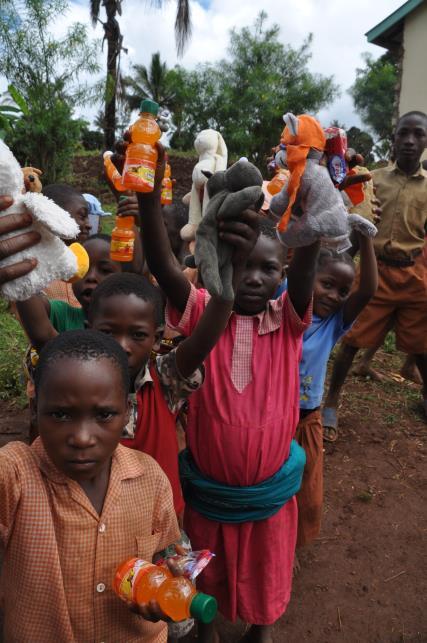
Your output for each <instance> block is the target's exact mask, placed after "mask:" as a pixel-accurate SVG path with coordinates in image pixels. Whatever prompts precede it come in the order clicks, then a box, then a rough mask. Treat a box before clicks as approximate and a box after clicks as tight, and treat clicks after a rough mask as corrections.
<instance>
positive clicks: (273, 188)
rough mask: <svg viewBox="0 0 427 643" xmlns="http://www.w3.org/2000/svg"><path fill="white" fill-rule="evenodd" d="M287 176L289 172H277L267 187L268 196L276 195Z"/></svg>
mask: <svg viewBox="0 0 427 643" xmlns="http://www.w3.org/2000/svg"><path fill="white" fill-rule="evenodd" d="M288 176H289V172H288V171H287V170H284V169H282V170H279V171H278V172H277V173H276V174H275V175H274V176H273V178H272V179H271V181H270V182H269V184H268V185H267V190H268V191H269V192H270V194H273V195H274V194H278V193H279V192H280V190H281V189H282V188H283V186H284V185H285V183H286V179H287V178H288Z"/></svg>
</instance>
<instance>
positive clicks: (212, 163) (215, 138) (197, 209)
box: [181, 129, 228, 241]
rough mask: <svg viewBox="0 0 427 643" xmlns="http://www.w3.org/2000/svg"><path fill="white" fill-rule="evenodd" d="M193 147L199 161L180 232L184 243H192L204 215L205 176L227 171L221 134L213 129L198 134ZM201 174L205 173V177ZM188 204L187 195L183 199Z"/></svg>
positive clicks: (205, 196)
mask: <svg viewBox="0 0 427 643" xmlns="http://www.w3.org/2000/svg"><path fill="white" fill-rule="evenodd" d="M194 147H195V149H196V152H197V153H198V155H199V161H198V163H196V165H195V166H194V169H193V176H192V179H193V185H192V188H191V193H190V201H189V212H188V223H187V225H185V226H184V227H183V228H182V230H181V238H182V239H183V240H184V241H193V240H194V239H195V238H196V230H197V228H198V226H199V223H200V221H201V220H202V217H203V215H204V213H205V210H206V206H207V204H208V201H209V195H208V193H207V191H206V183H207V180H208V179H207V176H210V175H211V174H215V172H219V171H221V170H226V169H227V160H228V152H227V146H226V144H225V142H224V139H223V138H222V136H221V134H220V133H219V132H217V131H216V130H213V129H205V130H202V131H201V132H199V134H197V136H196V140H195V141H194ZM203 172H207V173H208V175H207V176H206V175H205V174H203ZM183 201H184V203H186V201H187V202H188V195H186V196H185V197H184V198H183Z"/></svg>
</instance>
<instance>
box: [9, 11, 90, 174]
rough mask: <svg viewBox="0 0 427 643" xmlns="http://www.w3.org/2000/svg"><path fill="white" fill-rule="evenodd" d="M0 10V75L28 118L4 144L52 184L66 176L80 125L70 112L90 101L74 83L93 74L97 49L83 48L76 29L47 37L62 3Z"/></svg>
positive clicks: (85, 43)
mask: <svg viewBox="0 0 427 643" xmlns="http://www.w3.org/2000/svg"><path fill="white" fill-rule="evenodd" d="M2 6H3V7H4V11H2V12H1V13H0V74H3V75H4V76H6V78H7V79H8V80H9V81H10V82H12V83H13V85H14V86H15V87H16V89H17V90H18V91H19V92H20V93H21V94H22V96H23V98H24V100H25V102H26V104H27V106H28V112H29V113H28V114H24V115H23V116H22V117H21V118H20V119H19V120H18V121H17V122H16V127H15V130H14V132H13V136H10V135H9V139H8V141H9V144H10V145H11V147H12V148H13V150H14V152H15V153H16V155H17V157H18V159H19V160H20V162H21V163H22V164H30V165H34V166H38V167H40V168H41V169H42V170H43V171H44V174H45V177H44V179H45V181H49V182H51V181H57V180H58V179H60V178H61V177H64V176H65V175H66V174H67V172H68V168H69V164H70V159H71V156H72V154H73V151H74V149H75V146H76V144H77V142H78V140H79V133H80V127H81V122H80V121H78V120H74V119H73V108H74V107H75V106H76V105H79V104H87V102H88V101H90V100H91V99H94V97H95V95H96V90H95V88H90V87H89V86H88V85H87V84H86V83H82V82H81V81H80V80H79V78H80V75H81V74H82V73H89V74H94V73H96V72H97V71H98V70H99V66H98V63H97V49H98V45H97V43H96V42H93V43H89V40H88V35H87V30H86V27H85V26H84V25H82V24H79V23H75V24H73V25H72V26H71V27H70V28H69V29H68V31H67V33H66V34H65V36H63V37H62V38H55V37H54V36H53V35H52V33H51V32H50V31H49V27H50V26H51V25H52V24H53V23H54V22H55V20H56V19H57V18H58V17H59V16H61V15H63V14H64V13H65V12H66V10H67V8H68V3H67V1H66V0H22V1H21V2H20V3H17V2H13V0H3V4H2ZM11 24H12V25H13V28H11Z"/></svg>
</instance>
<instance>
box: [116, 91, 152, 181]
mask: <svg viewBox="0 0 427 643" xmlns="http://www.w3.org/2000/svg"><path fill="white" fill-rule="evenodd" d="M158 111H159V106H158V104H157V103H155V102H154V101H152V100H144V101H142V103H141V112H140V115H139V118H138V120H137V121H135V123H134V124H133V125H132V126H131V127H130V130H129V131H130V137H131V142H130V143H129V145H128V147H127V150H126V160H125V165H124V168H123V178H122V183H123V186H124V187H125V189H127V190H134V191H135V192H152V191H153V188H154V174H155V172H156V163H157V156H158V154H157V149H156V147H155V143H156V142H157V141H158V140H159V139H160V136H161V131H160V128H159V126H158V125H157V122H156V116H157V113H158Z"/></svg>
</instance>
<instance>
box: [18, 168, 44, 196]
mask: <svg viewBox="0 0 427 643" xmlns="http://www.w3.org/2000/svg"><path fill="white" fill-rule="evenodd" d="M22 174H23V175H24V187H25V191H26V192H41V191H42V189H43V186H42V182H41V181H40V176H41V175H42V174H43V172H42V171H41V170H38V169H37V168H36V167H23V168H22Z"/></svg>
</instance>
